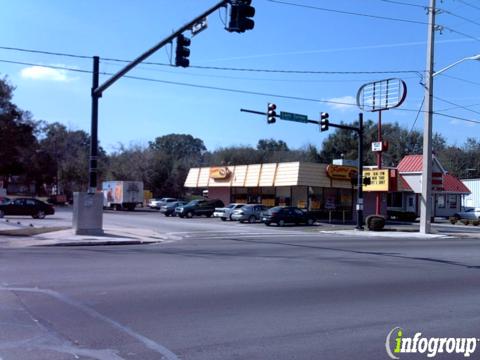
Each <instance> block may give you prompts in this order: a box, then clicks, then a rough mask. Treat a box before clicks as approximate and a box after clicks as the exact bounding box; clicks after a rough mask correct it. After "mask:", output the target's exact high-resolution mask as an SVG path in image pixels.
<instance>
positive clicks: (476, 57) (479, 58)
mask: <svg viewBox="0 0 480 360" xmlns="http://www.w3.org/2000/svg"><path fill="white" fill-rule="evenodd" d="M467 60H478V61H480V54H477V55H474V56H468V57H466V58H463V59H460V60H458V61H455V62H454V63H453V64H450V65H448V66H445V67H444V68H443V69H440V70H438V71H435V72H434V73H433V74H432V76H437V75H439V74H441V73H443V72H444V71H447V70H448V69H450V68H452V67H454V66H455V65H458V64H460V63H462V62H464V61H467Z"/></svg>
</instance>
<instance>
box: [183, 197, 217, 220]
mask: <svg viewBox="0 0 480 360" xmlns="http://www.w3.org/2000/svg"><path fill="white" fill-rule="evenodd" d="M224 206H225V204H224V203H223V201H222V200H218V199H208V200H205V199H202V200H193V201H190V202H189V203H188V204H186V205H183V206H177V207H176V208H175V213H176V214H177V215H178V216H180V217H181V218H183V217H187V218H191V217H193V216H194V215H197V216H200V215H205V216H206V217H211V216H212V215H213V213H214V211H215V208H216V207H224Z"/></svg>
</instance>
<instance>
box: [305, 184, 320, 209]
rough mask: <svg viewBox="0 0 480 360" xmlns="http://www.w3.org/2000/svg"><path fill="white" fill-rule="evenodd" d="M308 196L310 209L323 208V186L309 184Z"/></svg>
mask: <svg viewBox="0 0 480 360" xmlns="http://www.w3.org/2000/svg"><path fill="white" fill-rule="evenodd" d="M308 194H309V197H310V210H320V209H322V208H323V188H321V187H313V186H311V187H310V188H309V189H308Z"/></svg>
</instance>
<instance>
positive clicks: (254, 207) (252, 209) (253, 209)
mask: <svg viewBox="0 0 480 360" xmlns="http://www.w3.org/2000/svg"><path fill="white" fill-rule="evenodd" d="M266 211H268V208H267V207H266V206H265V205H260V204H247V205H245V206H243V207H242V208H241V209H237V210H234V211H233V213H232V216H231V218H232V220H235V221H240V222H242V223H243V222H245V221H248V222H249V223H254V222H257V221H261V220H262V217H263V214H264V213H265V212H266Z"/></svg>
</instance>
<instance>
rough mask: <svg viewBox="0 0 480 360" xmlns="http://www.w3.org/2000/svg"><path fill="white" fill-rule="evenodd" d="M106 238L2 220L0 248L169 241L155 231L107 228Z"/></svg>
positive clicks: (69, 230) (64, 229) (58, 228)
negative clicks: (1, 246) (0, 246)
mask: <svg viewBox="0 0 480 360" xmlns="http://www.w3.org/2000/svg"><path fill="white" fill-rule="evenodd" d="M103 230H104V234H103V235H102V236H92V235H75V234H74V232H73V229H71V228H69V227H65V226H63V227H33V226H30V224H29V223H28V222H21V221H15V220H14V221H12V220H10V221H6V220H5V219H0V245H3V246H7V247H28V246H88V245H135V244H152V243H159V242H163V241H165V240H167V239H168V237H167V236H166V235H162V234H160V233H157V232H155V231H153V230H148V229H139V228H118V227H115V228H109V227H104V229H103Z"/></svg>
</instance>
